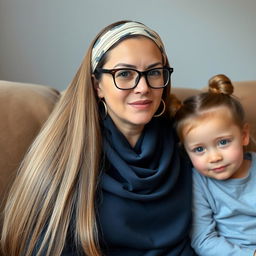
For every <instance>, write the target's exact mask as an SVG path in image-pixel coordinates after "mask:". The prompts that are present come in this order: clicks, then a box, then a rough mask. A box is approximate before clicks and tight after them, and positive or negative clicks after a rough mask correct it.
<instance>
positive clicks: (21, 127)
mask: <svg viewBox="0 0 256 256" xmlns="http://www.w3.org/2000/svg"><path fill="white" fill-rule="evenodd" d="M233 84H234V87H235V90H234V95H235V96H236V97H237V98H238V99H239V100H240V101H241V103H242V104H243V106H244V108H245V113H246V119H247V121H248V122H249V124H250V127H251V135H252V138H256V111H255V109H254V107H255V105H254V104H255V102H256V80H255V81H242V82H233ZM203 90H206V88H205V87H203V88H202V89H195V88H182V87H178V86H174V87H173V88H172V93H174V94H175V95H176V96H177V97H178V98H179V99H181V100H183V99H184V98H186V97H188V96H190V95H195V94H198V93H200V92H201V91H203ZM60 97H61V93H60V92H59V91H57V90H56V89H53V88H52V87H50V86H46V85H36V84H27V83H17V82H10V81H0V211H1V215H0V217H1V219H0V230H1V223H2V210H3V208H4V205H5V202H6V197H7V194H8V191H9V189H10V186H11V184H12V182H13V180H14V178H15V175H16V171H17V168H18V166H19V165H20V163H21V161H22V158H23V156H24V154H25V153H26V151H27V149H28V148H29V146H30V144H31V143H32V141H33V139H34V138H35V136H36V135H37V134H38V132H39V130H40V128H41V127H42V125H43V123H44V122H45V120H46V119H47V117H48V116H49V114H50V113H51V111H52V109H53V108H54V105H55V104H56V102H57V101H58V99H59V98H60ZM253 106H254V107H253ZM250 150H253V151H256V146H255V145H254V146H251V148H250ZM0 255H1V254H0Z"/></svg>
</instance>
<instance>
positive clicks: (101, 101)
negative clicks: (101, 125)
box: [99, 99, 108, 119]
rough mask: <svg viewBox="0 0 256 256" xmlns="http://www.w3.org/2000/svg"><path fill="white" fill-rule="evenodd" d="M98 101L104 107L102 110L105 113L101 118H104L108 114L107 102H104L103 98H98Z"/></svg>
mask: <svg viewBox="0 0 256 256" xmlns="http://www.w3.org/2000/svg"><path fill="white" fill-rule="evenodd" d="M99 103H102V105H103V107H104V112H105V114H104V116H103V119H105V118H106V116H107V115H108V107H107V104H106V102H105V101H104V100H103V99H100V100H99Z"/></svg>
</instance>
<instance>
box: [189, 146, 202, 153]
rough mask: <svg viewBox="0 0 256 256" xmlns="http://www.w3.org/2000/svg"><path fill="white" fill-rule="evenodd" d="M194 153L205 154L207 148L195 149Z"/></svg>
mask: <svg viewBox="0 0 256 256" xmlns="http://www.w3.org/2000/svg"><path fill="white" fill-rule="evenodd" d="M192 151H193V152H195V153H203V152H204V151H205V148H204V147H202V146H200V147H196V148H193V150H192Z"/></svg>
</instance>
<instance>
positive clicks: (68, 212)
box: [1, 21, 170, 256]
mask: <svg viewBox="0 0 256 256" xmlns="http://www.w3.org/2000/svg"><path fill="white" fill-rule="evenodd" d="M124 22H127V21H121V22H117V23H114V24H112V25H110V26H108V27H106V28H105V29H103V30H102V31H101V32H100V33H99V34H98V36H96V38H95V40H94V41H93V42H92V43H91V45H90V47H89V49H88V52H87V54H86V56H85V58H84V60H83V62H82V64H81V66H80V68H79V69H78V72H77V73H76V75H75V77H74V79H73V81H72V82H71V84H70V86H69V87H68V88H67V90H66V91H65V92H64V94H63V95H62V97H61V99H60V101H59V102H58V103H57V105H56V107H55V109H54V110H53V112H52V114H51V115H50V117H49V119H48V120H47V122H46V123H45V125H44V127H43V128H42V130H41V132H40V133H39V135H38V136H37V138H36V139H35V141H34V142H33V144H32V146H31V147H30V149H29V151H28V153H27V154H26V157H25V158H24V160H23V162H22V164H21V166H20V168H19V171H18V175H17V178H16V180H15V182H14V184H13V186H12V189H11V191H10V194H9V198H8V200H7V204H6V208H5V213H4V214H5V217H4V225H3V231H2V237H1V245H2V250H3V252H4V253H5V255H8V256H18V255H19V256H20V255H22V256H30V255H32V254H33V255H38V256H39V255H42V254H44V255H47V256H50V255H54V256H60V255H61V252H62V250H63V248H64V245H65V242H66V239H67V233H68V229H70V230H69V232H71V235H72V237H74V240H75V242H76V246H77V247H79V248H81V251H82V252H83V253H84V254H85V255H93V256H100V255H101V251H100V245H99V241H98V231H97V222H96V205H95V201H96V193H97V186H98V182H99V170H100V161H101V154H102V138H101V130H100V116H99V109H98V102H97V95H96V92H95V90H94V88H93V82H92V74H91V52H92V47H93V45H94V43H95V42H96V40H97V39H98V38H99V36H100V35H101V34H103V33H104V32H105V31H107V30H109V29H110V28H111V27H113V26H116V25H118V24H120V23H124ZM169 88H170V86H168V88H165V93H164V94H165V96H164V97H165V100H166V101H167V102H168V95H169V93H167V92H166V91H167V90H168V89H169ZM73 219H74V221H73ZM70 223H74V226H73V227H70Z"/></svg>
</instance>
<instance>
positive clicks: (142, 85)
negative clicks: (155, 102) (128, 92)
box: [134, 76, 150, 93]
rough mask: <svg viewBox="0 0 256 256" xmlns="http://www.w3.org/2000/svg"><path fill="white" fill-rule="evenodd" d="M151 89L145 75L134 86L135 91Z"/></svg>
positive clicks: (142, 91)
mask: <svg viewBox="0 0 256 256" xmlns="http://www.w3.org/2000/svg"><path fill="white" fill-rule="evenodd" d="M149 90H150V88H149V86H148V84H147V80H146V78H145V76H141V77H140V80H139V82H138V84H137V86H136V87H135V88H134V91H135V92H140V93H146V92H148V91H149Z"/></svg>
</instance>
